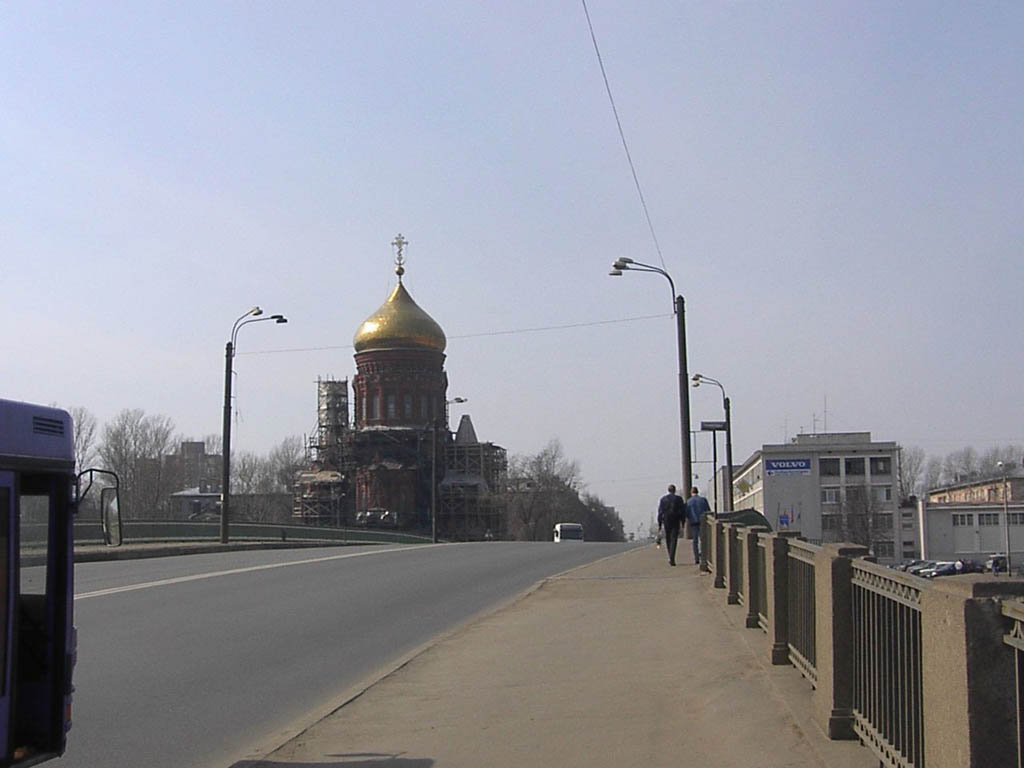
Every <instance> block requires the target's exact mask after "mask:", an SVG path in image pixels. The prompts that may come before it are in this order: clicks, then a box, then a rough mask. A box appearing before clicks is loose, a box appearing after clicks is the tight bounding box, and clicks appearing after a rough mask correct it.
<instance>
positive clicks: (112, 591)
mask: <svg viewBox="0 0 1024 768" xmlns="http://www.w3.org/2000/svg"><path fill="white" fill-rule="evenodd" d="M440 546H444V545H443V544H418V545H416V546H414V547H413V546H410V547H394V548H391V549H374V550H368V551H366V552H350V553H348V554H345V555H328V556H326V557H313V558H309V559H307V560H292V561H290V562H287V563H268V564H267V565H252V566H249V567H248V568H232V569H231V570H229V571H211V572H210V573H196V574H193V575H191V576H177V577H175V578H173V579H160V580H159V581H147V582H143V583H142V584H128V585H127V586H124V587H110V588H109V589H97V590H96V591H95V592H83V593H82V594H80V595H75V600H86V599H88V598H90V597H103V596H105V595H117V594H120V593H122V592H134V591H136V590H139V589H151V588H152V587H165V586H168V585H170V584H182V583H184V582H186V581H200V580H202V579H213V578H216V577H217V576H232V575H234V574H236V573H251V572H252V571H266V570H270V569H271V568H284V567H286V566H289V565H310V564H311V563H325V562H327V561H329V560H345V559H346V558H349V557H363V556H364V555H382V554H384V553H385V552H408V551H409V550H414V549H415V550H418V549H423V548H425V547H440Z"/></svg>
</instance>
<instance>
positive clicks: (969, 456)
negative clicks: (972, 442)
mask: <svg viewBox="0 0 1024 768" xmlns="http://www.w3.org/2000/svg"><path fill="white" fill-rule="evenodd" d="M942 474H943V480H944V481H945V482H947V483H963V482H966V481H968V480H974V479H976V478H977V477H979V476H980V474H981V462H980V461H979V459H978V452H977V451H975V450H974V449H973V448H972V447H971V446H969V445H968V446H966V447H964V448H961V449H960V450H958V451H953V452H952V453H949V454H946V458H945V460H944V461H943V463H942Z"/></svg>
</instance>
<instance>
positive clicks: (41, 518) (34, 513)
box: [18, 493, 50, 595]
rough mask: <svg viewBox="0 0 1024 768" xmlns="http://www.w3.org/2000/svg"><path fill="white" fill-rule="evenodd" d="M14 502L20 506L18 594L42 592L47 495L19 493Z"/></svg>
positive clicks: (47, 531)
mask: <svg viewBox="0 0 1024 768" xmlns="http://www.w3.org/2000/svg"><path fill="white" fill-rule="evenodd" d="M18 505H19V506H20V508H21V526H20V530H19V531H18V534H19V537H20V545H19V549H20V552H21V558H20V562H21V589H20V590H19V591H20V593H21V594H22V595H45V594H46V563H47V561H48V560H49V551H50V497H49V496H44V495H42V494H38V493H22V494H21V495H20V496H19V498H18Z"/></svg>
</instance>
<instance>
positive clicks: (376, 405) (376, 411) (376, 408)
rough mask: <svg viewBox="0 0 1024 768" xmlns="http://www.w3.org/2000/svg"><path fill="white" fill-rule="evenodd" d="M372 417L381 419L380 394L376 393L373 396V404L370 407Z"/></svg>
mask: <svg viewBox="0 0 1024 768" xmlns="http://www.w3.org/2000/svg"><path fill="white" fill-rule="evenodd" d="M370 418H371V419H379V418H380V395H376V394H375V395H374V396H373V405H372V407H371V408H370Z"/></svg>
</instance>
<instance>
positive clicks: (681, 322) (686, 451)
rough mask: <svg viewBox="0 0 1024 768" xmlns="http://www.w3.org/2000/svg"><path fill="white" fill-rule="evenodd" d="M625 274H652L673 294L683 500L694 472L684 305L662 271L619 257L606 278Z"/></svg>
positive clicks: (649, 265)
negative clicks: (662, 279)
mask: <svg viewBox="0 0 1024 768" xmlns="http://www.w3.org/2000/svg"><path fill="white" fill-rule="evenodd" d="M627 271H628V272H653V273H654V274H656V275H661V276H662V277H664V278H665V279H666V280H668V284H669V287H670V288H671V290H672V311H673V313H674V314H675V316H676V341H677V344H678V346H679V438H680V440H679V442H680V446H681V448H682V451H681V453H682V456H681V458H682V465H683V487H684V488H685V489H686V490H685V492H684V496H685V495H686V494H688V493H689V492H690V488H692V487H693V469H692V466H691V462H690V390H689V387H687V385H686V378H687V373H686V304H685V302H684V301H683V297H682V296H677V295H676V284H675V283H674V282H673V281H672V277H671V275H669V273H668V272H666V271H665V270H664V269H661V268H660V267H656V266H654V265H653V264H644V263H643V262H640V261H634V260H633V259H630V258H627V257H625V256H622V257H621V258H619V259H617V260H616V261H615V263H614V264H612V269H611V271H610V272H609V273H608V274H609V275H611V276H612V277H620V276H621V275H622V273H623V272H627Z"/></svg>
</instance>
